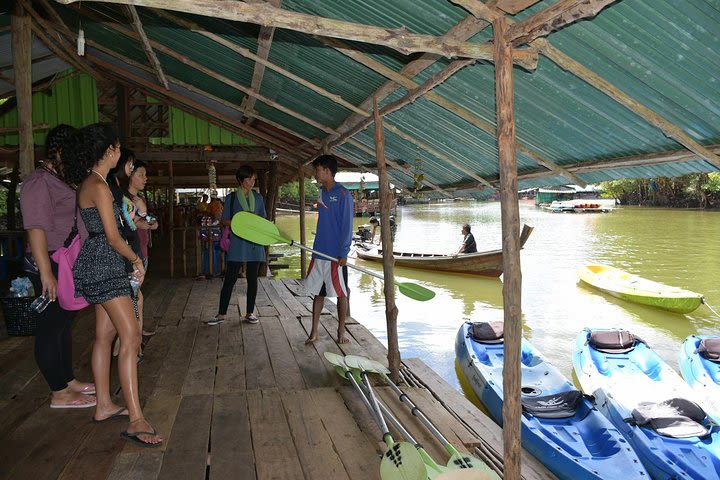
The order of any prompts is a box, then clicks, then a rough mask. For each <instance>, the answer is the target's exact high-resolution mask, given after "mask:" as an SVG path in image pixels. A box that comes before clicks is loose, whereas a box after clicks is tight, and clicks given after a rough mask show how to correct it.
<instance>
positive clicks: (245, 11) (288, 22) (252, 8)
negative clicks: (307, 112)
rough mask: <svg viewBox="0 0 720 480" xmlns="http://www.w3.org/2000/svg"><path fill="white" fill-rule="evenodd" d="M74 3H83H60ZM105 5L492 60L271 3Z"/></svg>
mask: <svg viewBox="0 0 720 480" xmlns="http://www.w3.org/2000/svg"><path fill="white" fill-rule="evenodd" d="M56 1H57V2H58V3H62V4H71V3H75V2H78V1H80V0H56ZM94 1H96V2H101V3H118V4H125V5H139V6H143V7H154V8H162V9H166V10H175V11H179V12H185V13H191V14H195V15H205V16H208V17H214V18H224V19H226V20H233V21H238V22H245V23H254V24H257V25H264V26H269V27H280V28H285V29H288V30H295V31H298V32H302V33H310V34H314V35H320V36H325V37H335V38H344V39H346V40H354V41H358V42H363V43H370V44H374V45H383V46H385V47H389V48H392V49H395V50H397V51H399V52H401V53H404V54H405V55H409V54H411V53H416V52H429V53H436V54H438V55H441V56H443V57H447V58H454V57H466V58H475V59H478V60H492V59H493V46H492V44H491V43H486V44H479V43H470V42H458V41H455V40H449V39H443V38H442V37H434V36H432V35H425V34H414V33H410V32H408V31H407V30H406V29H405V28H404V27H403V28H396V29H391V28H384V27H378V26H375V25H364V24H358V23H353V22H346V21H343V20H335V19H332V18H324V17H319V16H315V15H308V14H305V13H298V12H292V11H289V10H284V9H281V8H275V7H273V6H272V5H270V4H267V3H255V4H249V3H244V2H238V1H234V0H94ZM513 55H514V60H513V61H514V62H515V63H516V64H517V65H520V66H522V67H523V68H526V69H528V70H533V69H534V68H535V67H536V66H537V58H538V54H537V52H536V51H534V50H533V49H524V50H516V51H515V52H514V54H513Z"/></svg>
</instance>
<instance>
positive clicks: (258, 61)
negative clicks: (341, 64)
mask: <svg viewBox="0 0 720 480" xmlns="http://www.w3.org/2000/svg"><path fill="white" fill-rule="evenodd" d="M152 11H153V12H154V13H155V14H156V15H158V16H159V17H162V18H165V19H166V20H169V21H171V22H173V23H175V24H177V25H180V26H181V27H185V28H187V29H188V30H192V31H193V32H195V33H197V34H198V35H202V36H203V37H205V38H209V39H210V40H213V41H215V42H217V43H218V44H220V45H222V46H224V47H226V48H229V49H230V50H232V51H234V52H236V53H239V54H240V55H242V56H243V57H245V58H249V59H250V60H253V61H254V62H255V66H256V69H257V66H258V65H261V66H263V67H267V68H269V69H270V70H273V71H275V72H277V73H279V74H280V75H283V76H285V77H287V78H289V79H290V80H293V81H295V82H297V83H299V84H300V85H302V86H304V87H307V88H309V89H310V90H312V91H313V92H315V93H317V94H319V95H322V96H323V97H325V98H328V99H330V100H332V101H333V102H335V103H337V104H338V105H341V106H343V107H345V108H347V109H348V110H351V111H353V112H355V113H358V114H360V115H363V116H364V117H367V116H369V115H370V114H369V113H367V112H366V111H365V110H363V109H361V108H358V107H356V106H355V105H353V104H352V103H350V102H348V101H347V100H345V99H343V98H342V97H341V96H340V95H336V94H334V93H331V92H328V91H327V90H325V89H324V88H322V87H319V86H317V85H315V84H313V83H311V82H309V81H307V80H305V79H304V78H302V77H299V76H297V75H295V74H294V73H292V72H289V71H288V70H285V69H284V68H282V67H279V66H277V65H275V64H274V63H272V62H269V61H268V60H267V58H263V57H262V56H260V55H256V54H254V53H252V52H251V51H250V50H248V49H247V48H243V47H241V46H239V45H237V44H236V43H233V42H231V41H229V40H227V39H226V38H223V37H221V36H220V35H216V34H214V33H211V32H207V31H205V30H203V28H202V27H201V26H200V25H198V24H197V23H194V22H190V21H188V20H185V19H184V18H180V17H178V16H176V15H173V14H171V13H168V12H166V11H165V10H160V9H152ZM258 51H259V48H258ZM253 78H254V76H253ZM255 90H257V91H259V89H255Z"/></svg>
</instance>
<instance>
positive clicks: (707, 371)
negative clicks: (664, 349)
mask: <svg viewBox="0 0 720 480" xmlns="http://www.w3.org/2000/svg"><path fill="white" fill-rule="evenodd" d="M710 338H717V337H712V336H698V335H691V336H689V337H687V338H686V339H685V341H684V342H683V344H682V347H680V358H679V359H678V367H679V369H680V374H681V375H682V377H683V378H684V379H685V382H687V384H688V385H690V388H692V389H693V390H694V391H695V392H696V393H697V394H698V396H699V397H700V398H701V401H702V402H703V407H705V410H706V411H707V413H708V415H710V416H711V417H712V419H713V420H714V421H715V422H716V423H720V362H713V361H712V360H708V359H706V358H704V357H703V356H702V355H700V354H699V353H698V352H697V348H698V347H699V346H700V341H701V340H703V339H710Z"/></svg>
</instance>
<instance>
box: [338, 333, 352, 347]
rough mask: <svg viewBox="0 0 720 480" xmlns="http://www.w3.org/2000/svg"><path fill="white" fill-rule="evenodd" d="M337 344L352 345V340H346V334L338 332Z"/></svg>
mask: <svg viewBox="0 0 720 480" xmlns="http://www.w3.org/2000/svg"><path fill="white" fill-rule="evenodd" d="M337 342H338V343H339V344H343V343H350V340H348V339H347V338H345V332H343V333H340V332H338V337H337Z"/></svg>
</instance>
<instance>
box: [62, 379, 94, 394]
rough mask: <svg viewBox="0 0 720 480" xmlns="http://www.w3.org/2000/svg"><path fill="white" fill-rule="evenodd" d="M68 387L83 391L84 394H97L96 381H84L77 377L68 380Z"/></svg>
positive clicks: (77, 391)
mask: <svg viewBox="0 0 720 480" xmlns="http://www.w3.org/2000/svg"><path fill="white" fill-rule="evenodd" d="M68 388H69V389H70V390H71V391H73V392H75V393H82V394H83V395H95V384H94V383H82V382H78V381H77V380H75V379H72V380H70V381H69V382H68Z"/></svg>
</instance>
